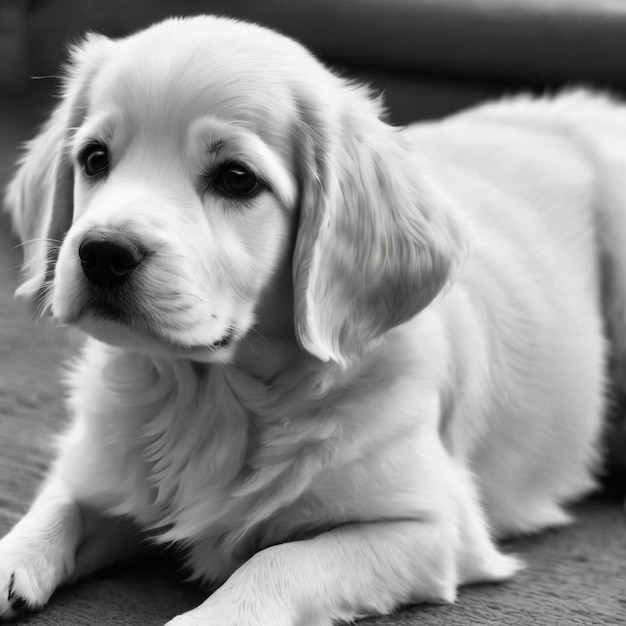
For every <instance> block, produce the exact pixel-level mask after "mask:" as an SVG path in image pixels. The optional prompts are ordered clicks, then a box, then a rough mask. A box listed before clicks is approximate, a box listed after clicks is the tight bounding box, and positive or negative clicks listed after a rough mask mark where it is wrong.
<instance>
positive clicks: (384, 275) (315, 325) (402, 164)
mask: <svg viewBox="0 0 626 626" xmlns="http://www.w3.org/2000/svg"><path fill="white" fill-rule="evenodd" d="M348 89H351V90H354V91H355V95H356V97H357V98H360V99H361V100H362V101H363V100H365V99H367V96H366V95H365V93H364V92H363V91H361V90H356V89H355V88H354V87H348ZM357 109H358V106H357V107H354V109H353V110H352V111H349V112H347V113H344V115H343V116H341V118H340V122H339V123H335V124H334V125H333V123H332V122H330V123H329V122H328V121H326V122H325V121H324V120H323V119H322V117H323V116H322V115H320V113H319V110H318V109H313V108H312V107H310V108H308V109H307V107H306V105H302V103H301V105H300V111H301V115H302V117H303V119H304V120H305V121H304V122H303V125H302V126H301V128H300V134H301V137H300V138H299V144H300V146H302V150H301V153H300V156H301V163H300V169H301V178H302V189H301V200H300V222H299V228H298V235H297V239H296V247H295V252H294V297H295V316H296V320H295V323H296V332H297V335H298V339H299V341H300V344H301V345H302V347H303V348H304V349H305V350H307V351H308V352H310V353H311V354H313V355H314V356H316V357H317V358H319V359H321V360H322V361H328V360H333V361H335V362H337V363H340V364H345V363H346V361H347V360H348V359H349V358H350V357H351V356H355V355H358V354H361V353H362V352H363V351H364V350H365V349H366V348H367V347H368V346H369V345H370V344H371V343H372V341H374V340H375V339H377V338H379V337H380V336H381V335H382V334H383V333H385V332H386V331H387V330H389V329H391V328H393V327H395V326H397V325H399V324H401V323H402V322H405V321H407V320H408V319H410V318H411V317H412V316H414V315H415V314H416V313H418V312H419V311H421V310H422V309H423V308H424V307H426V306H427V305H428V304H429V303H430V302H432V300H433V299H434V298H435V296H436V295H437V294H438V293H439V292H440V291H441V289H442V288H443V287H444V286H445V285H446V283H447V282H448V281H449V280H450V278H451V273H452V271H453V269H454V268H455V266H456V265H457V263H458V261H459V259H460V257H461V256H462V255H463V253H464V252H465V248H466V246H465V244H464V242H463V237H462V235H461V229H460V227H459V225H458V224H457V223H456V220H455V219H454V217H453V214H452V213H453V211H452V208H451V206H449V202H448V200H447V199H446V198H445V194H444V193H441V192H440V191H438V190H436V189H434V188H432V186H431V184H430V183H429V181H428V172H427V171H426V168H424V169H423V170H420V165H421V164H420V158H419V156H418V155H417V154H416V153H415V152H414V150H413V149H410V148H409V147H408V146H406V145H404V143H403V142H404V141H406V140H405V139H404V138H403V136H402V134H401V133H400V132H399V131H398V129H395V128H392V127H391V126H389V125H387V124H385V123H384V122H382V121H380V119H379V118H378V113H379V110H378V106H377V103H375V102H372V101H371V100H368V101H367V103H366V107H365V110H363V106H361V111H358V110H357ZM326 117H328V116H326Z"/></svg>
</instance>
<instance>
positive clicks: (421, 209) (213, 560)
mask: <svg viewBox="0 0 626 626" xmlns="http://www.w3.org/2000/svg"><path fill="white" fill-rule="evenodd" d="M380 113H381V110H380V106H379V104H378V103H377V102H375V101H373V100H372V99H371V98H370V97H369V95H368V94H367V92H366V91H365V90H364V89H363V88H360V87H357V86H354V85H352V84H348V83H347V82H346V81H345V80H343V79H341V78H339V77H337V76H335V75H334V74H332V73H330V72H329V71H328V70H326V69H324V68H323V67H322V65H320V64H319V63H318V62H317V61H316V60H315V59H314V58H313V57H312V56H311V55H310V54H308V53H307V52H306V51H305V50H304V49H303V48H302V47H300V46H299V45H298V44H297V43H295V42H293V41H291V40H290V39H287V38H285V37H282V36H280V35H278V34H276V33H274V32H271V31H269V30H265V29H263V28H260V27H258V26H253V25H250V24H244V23H239V22H234V21H230V20H225V19H218V18H212V17H198V18H193V19H185V20H168V21H166V22H163V23H161V24H158V25H156V26H154V27H152V28H149V29H147V30H145V31H143V32H140V33H138V34H136V35H134V36H131V37H128V38H125V39H122V40H119V41H112V40H109V39H107V38H105V37H100V36H94V35H91V36H89V37H88V38H87V39H86V40H85V41H84V42H83V43H82V44H81V45H80V46H78V47H77V48H76V49H75V50H74V53H73V60H72V65H71V69H70V72H69V75H68V77H67V80H66V84H65V91H64V95H63V99H62V101H61V102H60V104H59V106H58V107H57V109H56V110H55V111H54V113H53V114H52V117H51V118H50V121H49V122H48V124H47V125H46V126H45V128H44V129H43V130H42V132H41V133H40V134H39V135H38V136H37V138H36V139H35V140H34V141H33V142H31V143H30V145H29V146H28V150H27V153H26V155H25V156H24V158H23V160H22V163H21V167H20V169H19V171H18V173H17V175H16V177H15V179H14V181H13V182H12V184H11V186H10V188H9V190H8V195H7V198H8V207H9V210H10V211H11V214H12V216H13V219H14V223H15V227H16V230H17V232H18V234H19V235H20V236H21V238H22V239H23V240H24V241H25V242H26V247H25V250H26V262H27V268H26V280H25V282H24V283H23V285H22V286H21V287H20V289H19V293H20V294H22V295H24V296H29V297H33V298H35V300H37V301H39V303H40V305H41V307H42V309H46V310H47V309H49V310H51V312H52V314H53V316H54V317H55V318H56V320H58V321H59V322H60V323H62V324H71V325H74V326H77V327H79V328H81V329H83V330H84V331H85V332H86V333H87V334H88V335H89V336H90V337H89V338H88V339H87V340H86V343H85V347H84V350H83V351H82V353H81V355H80V357H79V358H78V360H77V362H76V365H75V367H74V369H73V372H72V374H71V376H70V379H69V384H70V399H69V410H70V411H71V414H72V416H73V422H72V425H71V427H70V428H69V430H68V431H67V432H66V433H65V435H64V436H63V438H62V439H61V441H60V446H59V451H58V456H57V459H56V462H55V463H54V465H53V467H52V469H51V471H50V474H49V477H48V479H47V481H46V483H45V485H44V486H43V489H42V491H41V493H40V495H39V496H38V497H37V499H36V501H35V503H34V504H33V507H32V509H31V511H30V512H29V513H28V514H27V515H26V516H25V518H24V519H23V520H22V521H21V522H19V523H18V524H17V526H16V527H15V528H14V529H13V530H12V531H11V532H10V533H9V534H8V535H7V536H6V537H5V538H4V539H3V540H2V541H1V542H0V615H2V616H3V617H4V618H5V619H6V618H10V617H12V616H15V615H16V614H18V613H21V612H22V611H24V610H26V609H36V608H39V607H41V606H42V605H44V604H45V603H46V602H47V601H48V599H49V598H50V596H51V594H52V593H53V591H54V590H55V589H56V588H57V587H58V586H59V585H62V584H63V583H65V582H66V581H69V580H75V579H76V578H78V577H80V576H82V575H84V574H86V573H89V572H91V571H93V570H95V569H97V568H101V567H103V566H105V565H107V564H109V563H111V562H113V561H115V560H119V559H123V558H128V557H130V556H132V555H133V554H134V552H135V551H136V550H137V549H138V547H139V545H140V541H139V539H137V535H136V533H135V529H138V530H140V531H141V533H142V535H141V536H142V537H145V536H147V537H149V538H151V540H153V541H154V542H162V543H170V542H174V543H176V544H178V545H180V546H184V547H185V548H187V550H188V552H187V563H188V566H189V568H190V570H191V571H192V573H193V576H194V577H195V578H196V579H198V580H199V581H202V582H203V583H212V584H216V585H221V586H220V587H219V588H218V589H217V591H215V592H214V593H213V594H212V595H211V596H210V597H209V598H208V600H207V601H206V602H205V603H204V604H202V605H201V606H199V607H198V608H196V609H195V610H193V611H191V612H189V613H186V614H184V615H181V616H178V617H176V618H174V619H173V621H172V622H170V624H175V625H176V626H183V625H192V624H193V625H195V626H200V625H203V626H204V625H206V626H208V625H217V624H219V625H220V626H231V625H236V624H244V625H252V624H255V625H261V624H262V625H266V626H269V625H272V626H276V625H278V626H287V625H303V624H307V625H315V626H322V625H329V624H331V623H333V622H334V621H342V620H351V619H353V618H355V617H357V616H362V615H366V614H375V613H386V612H388V611H391V610H393V609H394V608H396V607H397V606H399V605H400V604H403V603H413V602H421V601H434V602H441V601H443V602H451V601H453V600H454V598H455V594H456V590H457V587H458V586H459V585H462V584H466V583H473V582H478V581H488V580H502V579H505V578H508V577H510V576H511V575H512V574H513V573H514V572H515V571H516V569H517V568H518V566H519V564H518V562H517V561H516V560H515V559H514V558H512V557H510V556H505V555H503V554H501V553H500V552H499V550H498V548H497V547H496V545H495V544H494V538H498V537H501V536H504V535H509V534H513V533H517V532H527V531H535V530H538V529H541V528H544V527H546V526H551V525H558V524H563V523H565V522H567V521H568V517H567V515H566V513H565V512H564V511H563V510H562V508H561V504H562V503H564V502H566V501H568V500H570V499H572V498H576V497H578V496H580V495H581V494H583V493H585V492H586V491H588V490H589V489H590V488H592V486H593V479H592V477H591V476H592V474H591V472H592V469H593V466H594V463H595V462H596V461H597V458H596V457H597V448H598V436H599V432H600V429H601V416H602V413H603V405H604V396H605V386H606V385H605V369H606V368H605V366H606V361H607V349H606V346H605V334H604V329H603V324H604V320H605V319H607V318H608V328H609V332H610V333H611V334H612V335H613V337H612V339H613V341H614V345H615V346H617V349H616V354H615V358H616V359H619V358H620V357H621V356H623V354H624V352H625V350H624V346H625V340H624V337H625V336H626V333H625V330H624V303H625V293H626V219H624V215H625V213H624V206H625V205H626V186H625V185H624V175H625V172H626V113H625V112H624V110H623V109H622V108H620V107H618V106H617V105H615V104H613V103H611V102H610V101H608V100H606V99H603V98H600V97H597V96H591V95H586V94H584V93H575V94H570V95H565V96H562V97H560V98H557V99H555V100H547V99H546V100H540V101H533V100H531V99H517V100H512V101H508V102H503V103H499V104H495V105H491V106H485V107H481V108H478V109H475V110H473V111H470V112H468V113H465V114H462V115H458V116H454V117H452V118H450V119H447V120H444V121H443V122H439V123H432V124H420V125H416V126H413V127H410V128H407V129H404V130H401V129H397V128H393V127H391V126H389V125H388V124H386V123H384V122H383V121H381V120H380ZM601 259H602V267H601V263H600V260H601ZM601 270H602V271H604V276H605V279H604V280H601ZM605 270H606V271H605ZM601 287H602V289H601ZM603 313H604V318H603Z"/></svg>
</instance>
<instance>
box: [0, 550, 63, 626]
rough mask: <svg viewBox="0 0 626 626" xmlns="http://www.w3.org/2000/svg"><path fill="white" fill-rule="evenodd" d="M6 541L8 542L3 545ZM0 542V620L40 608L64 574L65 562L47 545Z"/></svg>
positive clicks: (10, 618)
mask: <svg viewBox="0 0 626 626" xmlns="http://www.w3.org/2000/svg"><path fill="white" fill-rule="evenodd" d="M6 543H8V544H9V545H3V544H6ZM10 543H11V542H6V541H2V542H0V622H6V621H11V620H15V619H18V618H19V617H20V616H22V615H23V614H25V613H29V612H32V611H37V610H39V609H41V608H42V607H43V606H44V605H45V604H46V603H47V602H48V600H49V599H50V596H51V595H52V593H53V592H54V590H55V589H56V588H57V586H58V585H59V583H60V581H61V580H62V579H63V578H64V571H65V569H66V568H65V564H64V563H63V562H60V561H59V559H52V560H51V559H50V556H52V555H51V552H54V550H52V551H51V550H50V547H49V546H46V547H43V549H41V550H36V549H35V548H34V546H28V547H25V548H22V549H19V548H17V547H14V546H12V545H10Z"/></svg>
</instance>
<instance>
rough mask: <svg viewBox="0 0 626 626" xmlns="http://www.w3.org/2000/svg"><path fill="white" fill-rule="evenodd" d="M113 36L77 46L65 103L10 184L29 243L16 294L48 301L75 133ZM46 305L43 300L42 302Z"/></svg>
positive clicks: (68, 196) (64, 225) (68, 216)
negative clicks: (47, 296) (47, 294)
mask: <svg viewBox="0 0 626 626" xmlns="http://www.w3.org/2000/svg"><path fill="white" fill-rule="evenodd" d="M111 43H112V42H111V40H110V39H108V38H106V37H103V36H100V35H88V36H87V37H86V38H85V40H84V41H83V42H82V43H81V44H79V45H77V46H76V47H74V49H73V50H72V52H71V59H70V63H69V65H68V67H67V68H66V69H67V72H66V78H65V80H64V84H63V93H62V96H61V99H60V102H59V104H58V105H57V107H56V108H55V109H54V111H53V112H52V114H51V116H50V118H49V119H48V121H47V122H46V123H45V124H44V126H43V128H42V130H41V131H40V133H39V134H38V135H37V136H36V137H35V138H34V139H32V140H31V141H30V142H29V143H28V144H27V146H26V151H25V153H24V156H23V157H22V158H21V160H20V162H19V168H18V170H17V172H16V173H15V176H14V177H13V180H12V181H11V182H10V183H9V186H8V187H7V190H6V195H5V205H6V208H7V209H8V211H9V214H10V216H11V219H12V222H13V228H14V230H15V232H16V233H17V235H18V236H19V238H20V240H21V241H22V243H23V251H24V266H23V272H22V275H23V282H22V284H21V285H20V286H19V287H18V289H17V290H16V292H15V295H16V297H18V298H24V299H27V300H33V301H38V300H42V301H43V300H44V299H45V292H46V289H47V285H48V284H49V282H50V281H51V280H52V277H53V274H54V264H55V261H56V257H57V255H58V250H59V248H60V245H61V243H62V240H63V238H64V236H65V233H66V232H67V230H68V229H69V227H70V225H71V223H72V215H73V188H74V174H73V168H72V162H71V158H70V155H69V151H68V148H69V143H70V139H71V137H72V134H73V132H74V131H75V130H76V128H77V127H78V126H79V125H80V124H81V122H82V119H83V117H84V116H85V111H86V106H87V105H86V99H87V93H88V89H89V86H90V83H91V80H92V78H93V75H94V74H95V72H96V71H97V69H98V68H99V67H100V66H101V64H102V61H103V58H104V57H105V55H106V53H107V51H108V49H109V46H110V45H111ZM42 304H43V302H42Z"/></svg>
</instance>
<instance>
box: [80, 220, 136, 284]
mask: <svg viewBox="0 0 626 626" xmlns="http://www.w3.org/2000/svg"><path fill="white" fill-rule="evenodd" d="M78 256H79V258H80V264H81V267H82V268H83V273H84V274H85V276H86V277H87V280H88V281H89V282H90V283H92V284H93V285H96V286H97V287H104V288H105V289H111V288H113V287H117V286H118V285H121V284H122V283H123V282H124V281H125V280H126V279H127V278H128V277H129V275H130V274H131V273H132V272H133V270H134V269H135V268H136V267H137V266H138V265H139V264H140V263H141V261H142V260H143V257H144V256H145V252H144V251H143V250H142V249H141V247H140V246H139V245H138V244H137V243H135V242H134V241H132V240H131V239H129V238H128V237H126V236H125V235H122V234H120V233H106V234H104V233H100V232H98V233H91V234H90V233H88V234H87V235H86V236H85V238H84V239H83V241H82V243H81V244H80V247H79V248H78Z"/></svg>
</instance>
